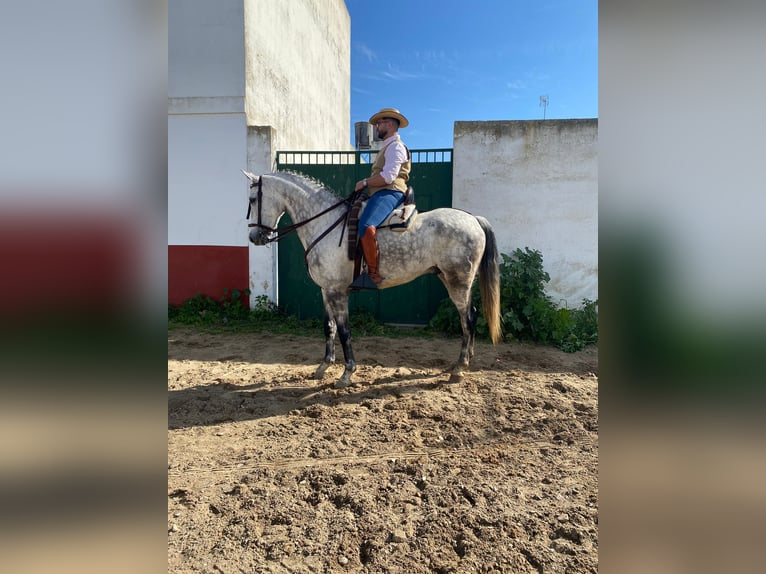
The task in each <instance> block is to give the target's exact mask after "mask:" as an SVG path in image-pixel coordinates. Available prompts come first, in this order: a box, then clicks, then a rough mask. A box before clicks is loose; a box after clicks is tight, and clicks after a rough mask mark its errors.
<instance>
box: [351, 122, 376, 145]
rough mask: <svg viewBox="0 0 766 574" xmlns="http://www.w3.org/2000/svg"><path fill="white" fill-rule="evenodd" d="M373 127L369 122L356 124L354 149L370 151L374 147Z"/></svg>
mask: <svg viewBox="0 0 766 574" xmlns="http://www.w3.org/2000/svg"><path fill="white" fill-rule="evenodd" d="M372 138H373V136H372V125H370V124H369V123H367V122H356V123H355V124H354V147H355V148H356V149H370V148H371V147H372Z"/></svg>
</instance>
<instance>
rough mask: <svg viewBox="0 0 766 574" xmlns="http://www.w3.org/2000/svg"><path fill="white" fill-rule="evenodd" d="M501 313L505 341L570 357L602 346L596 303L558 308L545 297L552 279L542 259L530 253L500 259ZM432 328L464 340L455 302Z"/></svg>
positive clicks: (483, 332) (483, 325) (475, 296)
mask: <svg viewBox="0 0 766 574" xmlns="http://www.w3.org/2000/svg"><path fill="white" fill-rule="evenodd" d="M501 258H502V261H501V264H500V291H501V295H500V308H501V317H502V320H503V330H504V333H505V337H506V338H509V337H510V338H514V339H517V340H520V341H530V342H535V343H545V344H551V345H555V346H556V347H559V348H560V349H562V350H564V351H567V352H574V351H578V350H580V349H582V348H583V347H585V345H589V344H591V343H595V342H597V341H598V302H596V301H590V300H588V299H584V300H583V302H582V307H581V308H579V309H568V308H558V307H557V306H556V305H555V304H554V303H553V301H552V299H551V298H550V297H549V296H548V295H546V293H545V285H546V284H547V283H548V282H549V281H550V275H548V273H546V272H545V270H544V269H543V256H542V254H541V253H540V252H539V251H536V250H532V249H529V248H528V247H526V248H525V249H524V251H522V250H521V249H516V250H515V251H514V252H513V253H512V254H511V255H510V256H509V255H506V254H502V255H501ZM477 287H478V286H477V285H474V289H473V291H472V295H471V300H472V302H473V305H474V306H475V307H476V308H477V309H479V312H480V315H479V319H478V321H477V324H476V333H477V335H478V336H480V337H487V333H488V329H487V322H486V319H484V317H483V315H482V314H481V298H480V296H479V292H478V289H477ZM429 326H430V327H431V328H432V329H434V330H436V331H442V332H444V333H448V334H460V333H461V332H462V331H461V328H460V318H459V317H458V314H457V310H456V309H455V306H454V305H453V304H452V301H450V300H449V299H445V300H444V301H442V302H441V304H440V306H439V309H438V310H437V312H436V314H435V315H434V317H433V318H432V319H431V322H430V323H429Z"/></svg>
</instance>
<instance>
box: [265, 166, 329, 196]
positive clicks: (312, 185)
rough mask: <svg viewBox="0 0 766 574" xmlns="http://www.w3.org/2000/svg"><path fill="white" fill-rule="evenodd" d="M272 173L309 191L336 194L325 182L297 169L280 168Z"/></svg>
mask: <svg viewBox="0 0 766 574" xmlns="http://www.w3.org/2000/svg"><path fill="white" fill-rule="evenodd" d="M274 175H276V176H278V177H280V178H282V179H286V180H288V181H291V182H292V183H294V184H296V185H298V186H300V187H301V188H303V189H304V190H306V191H308V192H309V193H317V192H324V193H330V194H332V195H338V194H337V193H336V192H335V190H334V189H332V188H330V187H327V185H326V184H324V183H322V182H321V181H319V180H318V179H316V178H313V177H311V176H308V175H306V174H304V173H301V172H299V171H292V170H280V171H275V172H274Z"/></svg>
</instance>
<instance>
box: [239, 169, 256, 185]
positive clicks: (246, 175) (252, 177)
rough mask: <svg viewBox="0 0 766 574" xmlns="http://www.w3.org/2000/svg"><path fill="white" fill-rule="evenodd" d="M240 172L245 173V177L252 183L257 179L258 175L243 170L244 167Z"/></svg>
mask: <svg viewBox="0 0 766 574" xmlns="http://www.w3.org/2000/svg"><path fill="white" fill-rule="evenodd" d="M242 173H244V174H245V177H247V179H249V180H250V181H252V182H253V183H255V180H257V179H258V176H257V175H255V174H253V173H250V172H249V171H245V170H244V169H243V170H242Z"/></svg>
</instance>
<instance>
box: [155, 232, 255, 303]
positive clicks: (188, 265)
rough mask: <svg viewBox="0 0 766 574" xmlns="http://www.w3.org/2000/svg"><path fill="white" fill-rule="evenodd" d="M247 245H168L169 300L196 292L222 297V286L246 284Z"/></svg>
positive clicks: (240, 286)
mask: <svg viewBox="0 0 766 574" xmlns="http://www.w3.org/2000/svg"><path fill="white" fill-rule="evenodd" d="M248 265H249V263H248V250H247V247H225V246H224V247H222V246H212V245H168V303H170V304H171V305H180V304H181V303H183V302H184V301H186V300H187V299H190V298H192V297H194V296H195V295H196V294H197V293H202V294H204V295H208V296H209V297H212V298H213V299H216V300H218V299H221V298H222V297H223V294H224V289H229V290H231V289H239V290H240V291H244V290H245V289H247V288H248V285H249V280H248Z"/></svg>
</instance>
